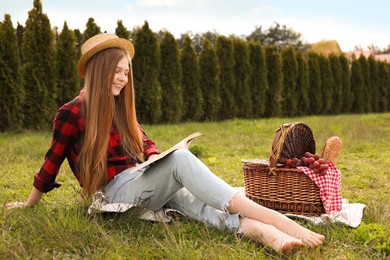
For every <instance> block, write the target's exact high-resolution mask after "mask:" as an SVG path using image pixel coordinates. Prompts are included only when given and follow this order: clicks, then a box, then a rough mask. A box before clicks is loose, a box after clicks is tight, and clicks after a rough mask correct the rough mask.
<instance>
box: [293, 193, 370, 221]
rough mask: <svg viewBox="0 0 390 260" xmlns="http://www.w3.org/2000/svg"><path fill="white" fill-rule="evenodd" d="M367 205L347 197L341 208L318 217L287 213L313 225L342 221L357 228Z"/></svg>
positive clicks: (343, 200)
mask: <svg viewBox="0 0 390 260" xmlns="http://www.w3.org/2000/svg"><path fill="white" fill-rule="evenodd" d="M365 207H366V205H365V204H361V203H348V200H347V199H345V198H344V199H342V208H341V210H334V211H331V212H330V213H325V214H322V215H321V216H318V217H315V216H314V217H306V216H302V215H295V214H286V216H290V217H296V218H302V219H305V220H307V221H308V222H310V223H312V224H313V225H318V224H326V223H334V222H340V223H343V224H345V225H348V226H350V227H353V228H356V227H358V226H359V225H360V223H361V221H362V218H363V210H364V208H365Z"/></svg>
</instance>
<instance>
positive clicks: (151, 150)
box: [138, 124, 161, 159]
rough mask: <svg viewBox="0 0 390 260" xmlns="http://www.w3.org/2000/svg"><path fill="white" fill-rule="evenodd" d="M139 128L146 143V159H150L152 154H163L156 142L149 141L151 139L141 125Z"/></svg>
mask: <svg viewBox="0 0 390 260" xmlns="http://www.w3.org/2000/svg"><path fill="white" fill-rule="evenodd" d="M138 128H139V130H140V132H141V136H142V141H143V142H144V156H145V159H148V157H149V156H150V155H152V154H160V153H161V152H160V150H159V149H157V147H156V144H155V143H154V141H153V140H151V139H149V137H148V136H147V135H146V134H145V131H144V130H143V129H142V127H141V126H140V125H139V124H138Z"/></svg>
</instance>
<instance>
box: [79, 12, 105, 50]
mask: <svg viewBox="0 0 390 260" xmlns="http://www.w3.org/2000/svg"><path fill="white" fill-rule="evenodd" d="M99 33H101V31H100V27H99V26H98V25H97V24H96V23H95V19H93V18H92V17H91V18H89V19H88V22H87V24H86V28H85V30H84V32H83V36H82V38H81V45H80V47H81V46H82V45H83V43H84V42H85V41H86V40H88V39H89V38H91V37H92V36H95V35H96V34H99Z"/></svg>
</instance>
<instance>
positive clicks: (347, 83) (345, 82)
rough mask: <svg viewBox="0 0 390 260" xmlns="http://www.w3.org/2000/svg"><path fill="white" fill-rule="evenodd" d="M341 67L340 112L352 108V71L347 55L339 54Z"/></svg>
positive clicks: (348, 110)
mask: <svg viewBox="0 0 390 260" xmlns="http://www.w3.org/2000/svg"><path fill="white" fill-rule="evenodd" d="M339 61H340V67H341V88H342V106H341V109H340V112H344V113H349V112H351V109H352V103H353V93H352V90H351V76H350V75H351V71H350V65H349V61H348V59H347V57H345V55H343V54H341V55H340V56H339Z"/></svg>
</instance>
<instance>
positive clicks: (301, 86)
mask: <svg viewBox="0 0 390 260" xmlns="http://www.w3.org/2000/svg"><path fill="white" fill-rule="evenodd" d="M296 60H297V64H298V76H297V84H296V85H297V97H298V104H297V113H298V115H308V114H310V112H309V111H310V99H309V93H308V92H309V68H308V65H307V61H306V59H304V58H303V55H302V52H296Z"/></svg>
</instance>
